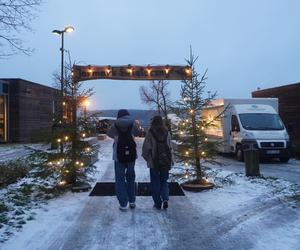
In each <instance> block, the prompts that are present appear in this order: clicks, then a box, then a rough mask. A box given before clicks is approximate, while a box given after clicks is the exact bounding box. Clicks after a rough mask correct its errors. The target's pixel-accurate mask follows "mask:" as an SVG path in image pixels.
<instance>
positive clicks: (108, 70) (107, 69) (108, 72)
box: [105, 66, 111, 75]
mask: <svg viewBox="0 0 300 250" xmlns="http://www.w3.org/2000/svg"><path fill="white" fill-rule="evenodd" d="M105 71H106V75H109V74H110V72H111V67H110V66H108V67H107V68H106V70H105Z"/></svg>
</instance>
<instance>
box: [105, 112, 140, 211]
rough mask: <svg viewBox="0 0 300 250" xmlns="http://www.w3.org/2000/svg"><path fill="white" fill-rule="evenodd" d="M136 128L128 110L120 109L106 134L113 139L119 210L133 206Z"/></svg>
mask: <svg viewBox="0 0 300 250" xmlns="http://www.w3.org/2000/svg"><path fill="white" fill-rule="evenodd" d="M137 134H138V129H137V127H136V125H135V123H134V120H133V119H132V118H131V117H130V114H129V112H128V110H126V109H120V110H119V111H118V115H117V120H116V121H115V123H114V124H113V125H112V126H111V128H110V129H109V131H108V132H107V135H108V136H109V137H111V138H113V139H114V143H113V160H114V167H115V188H116V195H117V198H118V201H119V204H120V207H119V208H120V210H121V211H126V210H127V206H128V203H129V207H130V208H135V171H134V166H135V161H136V158H137V153H136V143H135V141H134V136H137Z"/></svg>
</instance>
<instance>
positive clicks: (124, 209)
mask: <svg viewBox="0 0 300 250" xmlns="http://www.w3.org/2000/svg"><path fill="white" fill-rule="evenodd" d="M119 209H120V210H121V211H122V212H125V211H126V210H127V206H126V207H122V206H119Z"/></svg>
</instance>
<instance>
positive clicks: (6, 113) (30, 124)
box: [0, 78, 59, 142]
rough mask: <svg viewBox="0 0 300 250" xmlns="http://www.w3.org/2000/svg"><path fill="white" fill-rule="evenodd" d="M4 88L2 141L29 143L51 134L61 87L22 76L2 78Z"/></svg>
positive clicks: (1, 94)
mask: <svg viewBox="0 0 300 250" xmlns="http://www.w3.org/2000/svg"><path fill="white" fill-rule="evenodd" d="M1 87H2V91H0V141H2V142H30V141H32V140H33V139H34V138H37V137H38V136H40V135H42V134H43V133H50V131H51V127H52V119H53V114H54V111H55V107H56V98H57V97H58V96H59V90H57V89H54V88H51V87H48V86H44V85H41V84H38V83H34V82H30V81H27V80H23V79H19V78H9V79H8V78H2V79H0V90H1ZM3 90H4V91H3Z"/></svg>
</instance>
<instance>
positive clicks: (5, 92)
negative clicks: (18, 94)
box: [2, 83, 8, 94]
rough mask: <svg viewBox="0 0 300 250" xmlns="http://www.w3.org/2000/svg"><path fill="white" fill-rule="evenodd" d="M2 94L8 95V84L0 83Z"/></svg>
mask: <svg viewBox="0 0 300 250" xmlns="http://www.w3.org/2000/svg"><path fill="white" fill-rule="evenodd" d="M2 93H4V94H8V84H6V83H2Z"/></svg>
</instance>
